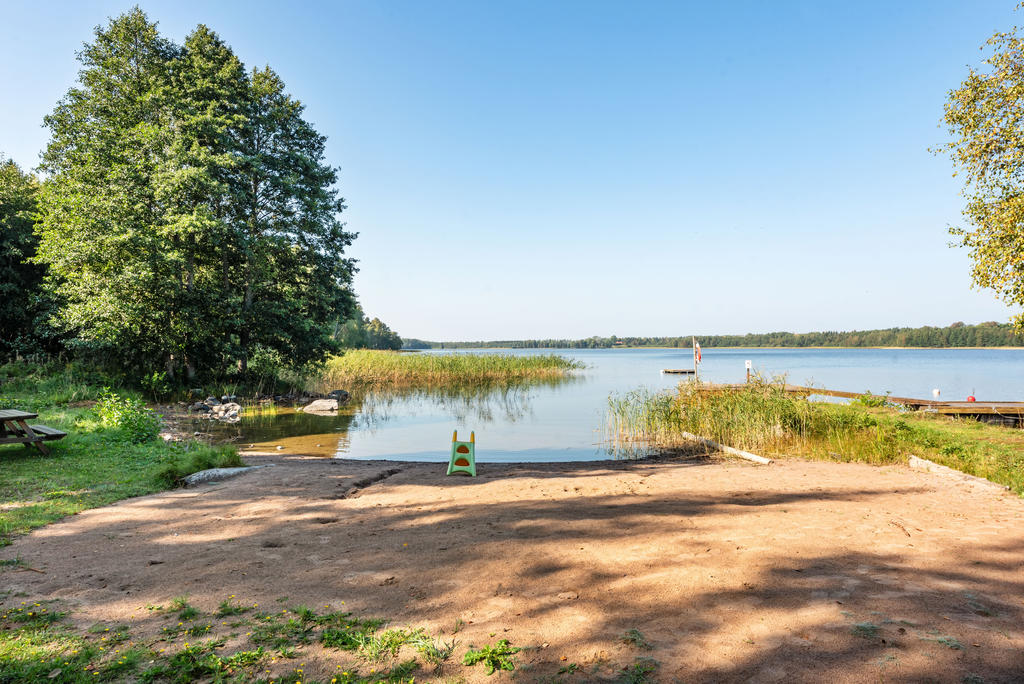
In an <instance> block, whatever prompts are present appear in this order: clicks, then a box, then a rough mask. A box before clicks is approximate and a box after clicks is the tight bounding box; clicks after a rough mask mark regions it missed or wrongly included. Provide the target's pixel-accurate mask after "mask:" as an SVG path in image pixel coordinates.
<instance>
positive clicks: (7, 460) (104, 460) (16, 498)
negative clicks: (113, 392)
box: [0, 363, 241, 546]
mask: <svg viewBox="0 0 1024 684" xmlns="http://www.w3.org/2000/svg"><path fill="white" fill-rule="evenodd" d="M103 388H104V378H102V377H99V376H97V375H95V374H92V373H89V372H88V371H84V370H82V369H81V368H78V367H75V366H56V365H49V366H30V365H26V364H21V363H14V364H7V365H4V366H0V408H13V409H21V410H24V411H30V412H32V413H38V414H39V418H38V419H37V421H36V422H38V423H41V424H44V425H49V426H50V427H54V428H58V429H61V430H64V431H66V432H67V433H68V436H67V437H65V438H64V439H62V440H60V441H55V442H47V446H48V447H49V449H50V452H51V453H50V455H49V456H42V455H41V454H40V453H39V452H38V451H36V450H35V449H27V448H24V447H22V446H21V445H7V446H0V470H2V472H3V477H0V546H4V545H6V544H9V543H10V540H11V539H12V537H13V536H15V535H18V534H24V533H26V532H29V531H30V530H33V529H35V528H37V527H40V526H42V525H46V524H47V523H51V522H54V521H56V520H60V519H61V518H63V517H65V516H68V515H74V514H75V513H78V512H80V511H83V510H86V509H89V508H95V507H97V506H105V505H107V504H111V503H113V502H115V501H119V500H121V499H126V498H129V497H133V496H141V495H143V494H151V493H153V492H157V491H161V490H164V489H168V488H170V487H173V486H175V485H177V484H178V483H179V482H180V478H182V477H183V476H185V475H188V474H190V473H193V472H196V471H198V470H204V469H206V468H213V467H222V466H232V465H241V460H240V459H239V457H238V453H237V451H236V450H235V449H234V448H231V447H211V446H207V445H203V444H199V443H195V442H177V443H169V442H164V441H163V440H162V439H149V440H148V441H144V442H142V443H136V441H135V440H136V439H138V434H137V433H133V432H132V431H131V429H130V428H122V427H117V426H116V425H113V424H111V421H110V420H109V419H108V421H107V422H108V425H104V424H103V420H102V418H101V417H100V416H99V414H98V413H97V410H96V406H95V403H94V400H97V399H99V398H100V397H101V395H102V392H103ZM122 394H124V395H125V396H132V398H133V399H137V396H133V395H131V393H122ZM129 423H130V421H129Z"/></svg>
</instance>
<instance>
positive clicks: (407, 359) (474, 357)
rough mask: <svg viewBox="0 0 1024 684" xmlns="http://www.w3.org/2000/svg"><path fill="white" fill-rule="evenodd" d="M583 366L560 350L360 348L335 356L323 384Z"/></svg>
mask: <svg viewBox="0 0 1024 684" xmlns="http://www.w3.org/2000/svg"><path fill="white" fill-rule="evenodd" d="M581 367H582V364H580V363H578V362H576V361H573V360H570V359H566V358H564V357H561V356H556V355H554V354H548V355H544V356H513V355H511V354H412V353H400V352H390V351H369V350H357V351H348V352H345V353H344V354H342V355H341V356H336V357H333V358H331V359H330V360H329V361H328V362H327V365H326V368H325V370H324V373H323V376H322V377H321V379H320V381H319V388H320V389H333V388H337V387H352V386H356V387H403V386H412V385H421V386H443V385H452V384H463V385H469V384H479V383H507V382H523V381H527V382H528V381H534V380H549V379H553V378H564V377H566V376H567V375H568V374H569V373H570V371H572V370H574V369H577V368H581Z"/></svg>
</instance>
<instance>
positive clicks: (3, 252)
mask: <svg viewBox="0 0 1024 684" xmlns="http://www.w3.org/2000/svg"><path fill="white" fill-rule="evenodd" d="M38 195H39V183H38V182H37V181H36V179H35V177H34V176H32V175H31V174H29V173H26V172H24V171H22V170H21V168H19V167H18V165H17V164H15V163H14V161H12V160H10V159H4V158H3V157H0V354H3V355H7V354H10V353H12V352H29V351H35V350H36V349H38V348H39V334H38V333H39V331H38V330H37V326H38V325H39V324H40V321H39V320H38V318H39V314H40V302H39V296H40V292H39V286H40V284H41V282H42V279H43V269H42V267H41V266H39V265H36V264H32V263H29V262H28V260H29V259H30V258H31V257H32V256H33V255H35V252H36V244H37V240H36V237H35V235H34V234H33V228H34V226H35V219H34V214H35V212H36V203H37V200H38Z"/></svg>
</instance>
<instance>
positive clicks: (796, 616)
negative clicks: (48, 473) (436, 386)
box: [0, 455, 1024, 683]
mask: <svg viewBox="0 0 1024 684" xmlns="http://www.w3.org/2000/svg"><path fill="white" fill-rule="evenodd" d="M247 460H248V461H249V462H250V463H258V464H263V463H273V464H274V465H273V466H272V467H269V468H263V469H260V470H255V471H252V472H249V473H246V474H244V475H241V476H238V477H236V478H234V479H232V480H228V481H225V482H221V483H215V484H207V485H202V486H200V487H197V488H194V489H187V490H178V491H173V492H168V493H163V494H158V495H153V496H147V497H141V498H138V499H132V500H128V501H124V502H122V503H119V504H117V505H113V506H109V507H106V508H101V509H95V510H91V511H87V512H84V513H81V514H79V515H77V516H74V517H72V518H69V519H67V520H65V521H63V522H60V523H57V524H53V525H50V526H47V527H45V528H42V529H40V530H37V531H36V532H34V533H33V534H31V535H28V536H26V537H23V538H20V539H18V540H16V541H15V542H14V544H13V545H11V546H9V547H7V548H4V549H2V550H0V558H5V559H6V558H15V557H20V558H21V559H22V560H23V561H24V562H25V563H26V564H27V565H29V566H31V567H32V568H35V569H37V570H41V571H42V573H37V572H31V571H24V570H22V571H16V570H6V571H4V572H3V573H2V574H0V584H2V585H3V588H4V589H6V590H9V591H14V592H24V593H25V594H27V595H28V598H20V599H19V600H25V601H32V600H37V599H42V598H56V599H60V600H61V601H62V602H63V603H64V604H65V605H66V606H68V607H69V608H71V609H72V610H73V614H72V619H74V620H75V621H76V622H77V623H78V624H80V625H81V626H88V625H90V624H93V623H95V622H99V621H104V622H106V621H115V622H130V623H131V624H133V625H134V627H133V633H138V634H149V635H152V636H154V637H155V636H156V635H157V634H158V633H159V629H160V627H161V626H162V625H164V624H166V621H165V619H164V618H162V617H160V616H158V615H155V614H154V611H151V610H147V609H146V606H148V605H161V604H163V605H166V604H167V603H168V602H169V601H170V599H171V598H172V597H175V596H179V595H188V596H189V597H190V600H191V602H192V603H193V604H194V605H196V606H197V607H200V608H202V609H204V610H207V611H212V610H213V609H215V608H216V606H217V604H218V603H220V601H222V600H224V599H225V598H227V597H228V596H229V595H235V596H236V597H237V600H238V601H240V602H243V603H245V602H252V603H259V604H261V605H262V606H275V607H278V606H282V605H284V606H294V605H297V604H306V605H310V606H317V607H319V608H321V609H322V608H323V607H324V606H331V607H332V608H347V609H349V610H353V611H355V612H356V613H358V614H363V615H366V616H380V617H386V618H388V619H390V620H391V621H392V624H394V625H405V624H410V625H415V626H423V627H426V628H427V629H428V631H431V632H433V633H435V634H445V635H448V637H447V638H456V639H458V641H459V646H458V648H457V649H456V655H455V657H454V658H453V659H452V661H453V664H451V665H449V666H448V667H446V669H445V671H444V677H451V678H454V679H456V680H457V679H458V678H459V677H464V678H465V679H466V680H467V681H470V682H476V681H496V680H497V679H498V678H499V677H495V678H488V677H486V676H485V675H484V674H483V670H482V669H481V668H479V667H476V668H468V667H464V666H462V665H461V664H458V663H457V662H456V661H458V660H461V656H462V654H463V653H464V652H465V649H466V648H467V646H468V645H469V644H475V645H480V644H484V643H494V642H495V641H497V640H498V639H501V638H505V639H508V640H509V641H511V642H512V644H514V645H518V646H523V647H527V648H526V650H524V651H523V652H522V653H520V654H519V663H518V664H519V667H518V669H517V671H516V673H515V676H516V679H517V680H518V681H566V682H569V681H573V682H587V681H614V680H616V678H617V677H620V676H621V675H622V668H623V667H626V666H628V665H630V664H631V663H633V662H634V660H635V659H636V658H638V657H650V658H653V659H655V660H656V661H657V662H658V663H659V668H658V670H657V671H656V672H655V673H654V674H653V675H652V676H651V677H650V680H651V681H660V682H676V681H679V682H683V681H685V682H733V681H735V682H808V681H830V682H867V681H914V682H918V681H939V682H960V681H985V682H989V683H991V682H1013V681H1024V501H1022V500H1021V499H1020V498H1018V497H1016V496H1014V495H1013V494H1010V493H1002V492H999V491H996V490H993V489H991V488H984V487H976V486H972V485H969V484H965V483H961V482H954V481H951V480H948V479H945V478H942V477H941V476H938V475H935V474H932V473H927V472H919V471H914V470H911V469H909V468H906V467H902V466H892V467H881V468H879V467H872V466H867V465H859V464H839V463H817V462H803V461H795V460H793V461H790V460H785V461H780V462H776V463H774V464H772V465H770V466H757V465H752V464H748V463H746V462H740V461H731V460H702V461H683V460H679V461H674V460H662V461H653V462H636V463H616V462H600V463H589V464H554V465H522V464H520V465H490V464H486V463H482V464H480V465H479V472H480V477H478V478H475V479H470V478H455V477H445V476H444V466H443V465H439V464H402V463H383V462H353V461H342V460H324V459H314V458H302V457H282V456H277V455H274V456H271V455H263V456H259V455H249V456H247ZM285 597H287V598H286V599H285ZM278 599H285V600H283V601H279V600H278ZM342 602H344V603H342ZM457 620H461V621H463V623H464V625H463V626H462V627H461V629H460V631H459V632H458V633H457V634H455V635H454V636H451V633H452V632H453V631H454V626H455V624H456V621H457ZM632 629H635V630H639V631H640V633H642V634H643V636H644V638H645V639H646V641H647V642H649V645H650V649H642V648H638V647H637V646H636V645H632V644H627V643H625V642H623V641H622V640H621V639H620V637H621V636H622V635H623V634H624V633H625V632H626V631H627V630H632ZM245 646H246V644H245V638H244V636H241V637H238V638H236V639H234V640H232V642H231V643H229V645H228V648H227V649H225V650H226V652H230V651H231V649H232V648H242V647H245ZM345 657H346V658H348V656H345ZM301 662H302V663H303V664H304V670H305V671H306V673H307V674H308V676H309V677H310V678H315V677H322V676H324V674H325V673H330V672H332V671H333V670H335V669H336V666H337V664H338V663H340V662H342V660H341V658H340V657H339V655H338V654H337V653H336V652H330V651H324V650H321V649H319V648H317V647H314V648H310V649H307V650H306V651H304V652H303V653H302V654H301ZM571 663H577V664H579V665H580V666H581V669H580V671H579V672H577V673H575V674H572V675H567V674H563V675H560V676H557V677H556V676H555V675H556V674H557V672H558V670H559V669H560V668H564V667H566V666H567V665H568V664H571ZM296 665H297V663H295V662H291V663H287V666H288V667H289V668H290V667H294V666H296ZM279 666H281V664H280V663H279V664H277V665H275V666H274V667H279ZM509 676H510V675H509V674H503V675H500V678H505V679H507V678H508V677H509ZM430 678H431V677H430V676H429V675H425V674H422V673H421V674H420V675H418V676H417V681H425V680H428V679H430ZM965 678H966V679H965ZM979 678H980V679H979ZM327 679H328V681H329V674H328V676H327Z"/></svg>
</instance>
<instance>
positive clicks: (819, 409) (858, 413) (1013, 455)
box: [608, 378, 1024, 494]
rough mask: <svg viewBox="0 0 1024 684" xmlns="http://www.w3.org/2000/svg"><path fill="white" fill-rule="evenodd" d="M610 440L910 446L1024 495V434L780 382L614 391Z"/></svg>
mask: <svg viewBox="0 0 1024 684" xmlns="http://www.w3.org/2000/svg"><path fill="white" fill-rule="evenodd" d="M608 420H609V424H608V431H609V438H610V440H611V444H612V448H613V449H619V450H622V451H624V452H626V453H631V452H632V450H634V449H635V445H640V446H641V447H643V448H644V449H646V450H655V451H659V450H673V449H680V448H693V442H692V441H691V440H690V439H689V438H688V437H686V435H685V434H684V433H689V434H694V435H699V436H701V437H705V438H708V439H712V440H714V441H716V442H718V443H720V444H726V445H728V446H732V447H736V448H739V449H745V450H749V451H754V452H755V453H761V454H765V455H775V456H799V457H805V458H820V459H826V460H839V461H859V462H864V463H874V464H886V463H905V462H906V460H907V457H908V455H909V454H915V455H917V456H922V457H925V458H928V459H931V460H933V461H936V462H938V463H941V464H943V465H946V466H949V467H951V468H955V469H957V470H960V471H962V472H965V473H968V474H970V475H975V476H978V477H984V478H987V479H989V480H991V481H993V482H997V483H999V484H1004V485H1007V486H1009V487H1010V488H1011V489H1013V490H1014V491H1016V492H1018V493H1020V494H1024V455H1022V454H1024V435H1022V434H1021V433H1020V431H1018V430H1012V429H1007V428H1002V427H998V426H993V425H986V424H983V423H980V422H977V421H973V420H970V419H956V418H949V417H946V416H938V415H931V414H915V413H903V412H901V411H900V409H899V408H897V407H893V406H885V407H876V408H869V407H865V406H863V405H858V404H832V403H826V402H818V401H811V400H810V399H808V398H807V397H804V396H800V395H795V394H792V393H788V392H786V391H784V389H783V384H782V382H781V381H778V382H769V381H766V380H764V379H761V378H755V380H754V381H753V382H751V383H750V384H749V385H744V386H742V387H739V388H727V389H719V388H714V389H712V388H708V387H706V386H703V385H700V384H697V383H683V384H681V385H680V388H679V390H678V392H676V393H675V394H671V393H664V392H662V393H652V392H649V391H646V390H638V391H635V392H630V393H628V394H625V395H613V396H611V397H610V398H609V410H608Z"/></svg>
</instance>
